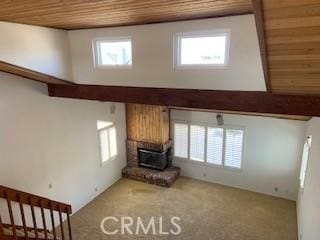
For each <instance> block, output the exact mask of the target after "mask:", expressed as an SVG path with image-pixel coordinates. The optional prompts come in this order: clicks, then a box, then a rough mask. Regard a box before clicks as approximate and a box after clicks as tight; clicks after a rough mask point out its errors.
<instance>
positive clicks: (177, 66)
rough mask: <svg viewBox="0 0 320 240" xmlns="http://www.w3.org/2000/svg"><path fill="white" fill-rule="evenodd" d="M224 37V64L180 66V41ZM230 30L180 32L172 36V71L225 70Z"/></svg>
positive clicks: (227, 61)
mask: <svg viewBox="0 0 320 240" xmlns="http://www.w3.org/2000/svg"><path fill="white" fill-rule="evenodd" d="M219 36H226V48H225V61H224V64H181V39H182V38H195V37H219ZM230 39H231V30H230V29H216V30H207V31H194V32H180V33H175V34H174V49H173V55H174V57H173V62H174V64H173V65H174V69H178V70H179V69H190V70H192V69H225V68H227V67H228V66H229V58H230V56H229V54H230Z"/></svg>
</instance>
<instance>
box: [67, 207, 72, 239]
mask: <svg viewBox="0 0 320 240" xmlns="http://www.w3.org/2000/svg"><path fill="white" fill-rule="evenodd" d="M67 219H68V232H69V240H72V232H71V222H70V215H69V211H68V209H67Z"/></svg>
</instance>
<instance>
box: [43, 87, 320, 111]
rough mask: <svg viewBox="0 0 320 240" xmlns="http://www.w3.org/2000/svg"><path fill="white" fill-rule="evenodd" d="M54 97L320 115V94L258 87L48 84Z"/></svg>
mask: <svg viewBox="0 0 320 240" xmlns="http://www.w3.org/2000/svg"><path fill="white" fill-rule="evenodd" d="M48 91H49V95H50V96H51V97H64V98H75V99H87V100H97V101H109V102H123V103H139V104H150V105H162V106H170V107H184V108H198V109H214V110H226V111H239V112H252V113H271V114H284V115H301V116H320V96H311V95H308V96H303V95H281V94H273V93H268V92H259V91H217V90H195V89H173V88H147V87H122V86H102V85H83V84H76V85H70V86H69V85H59V84H48Z"/></svg>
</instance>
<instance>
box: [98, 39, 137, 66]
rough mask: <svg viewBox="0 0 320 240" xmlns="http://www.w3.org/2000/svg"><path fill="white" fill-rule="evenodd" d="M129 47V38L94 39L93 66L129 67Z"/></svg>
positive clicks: (130, 57)
mask: <svg viewBox="0 0 320 240" xmlns="http://www.w3.org/2000/svg"><path fill="white" fill-rule="evenodd" d="M131 48H132V46H131V39H130V38H117V39H108V38H106V39H97V40H94V63H95V67H98V68H99V67H131V66H132V49H131Z"/></svg>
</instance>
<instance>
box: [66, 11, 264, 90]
mask: <svg viewBox="0 0 320 240" xmlns="http://www.w3.org/2000/svg"><path fill="white" fill-rule="evenodd" d="M215 29H230V30H231V45H230V61H229V64H230V65H229V67H228V68H226V69H211V70H203V69H201V70H199V69H198V70H175V69H174V68H173V36H174V33H176V32H190V31H199V30H202V31H203V30H215ZM69 34H70V44H71V53H72V60H73V71H74V80H75V82H78V83H87V84H101V85H125V86H141V87H169V88H196V89H218V90H247V91H250V90H262V91H264V90H265V89H266V87H265V82H264V78H263V72H262V65H261V59H260V52H259V46H258V38H257V33H256V27H255V22H254V17H253V15H243V16H235V17H225V18H214V19H206V20H196V21H185V22H173V23H161V24H151V25H140V26H129V27H115V28H100V29H88V30H75V31H70V32H69ZM110 36H112V37H115V36H131V37H132V42H133V43H132V44H133V67H132V69H122V70H121V69H95V68H94V67H93V54H92V40H93V39H94V38H97V37H110Z"/></svg>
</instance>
